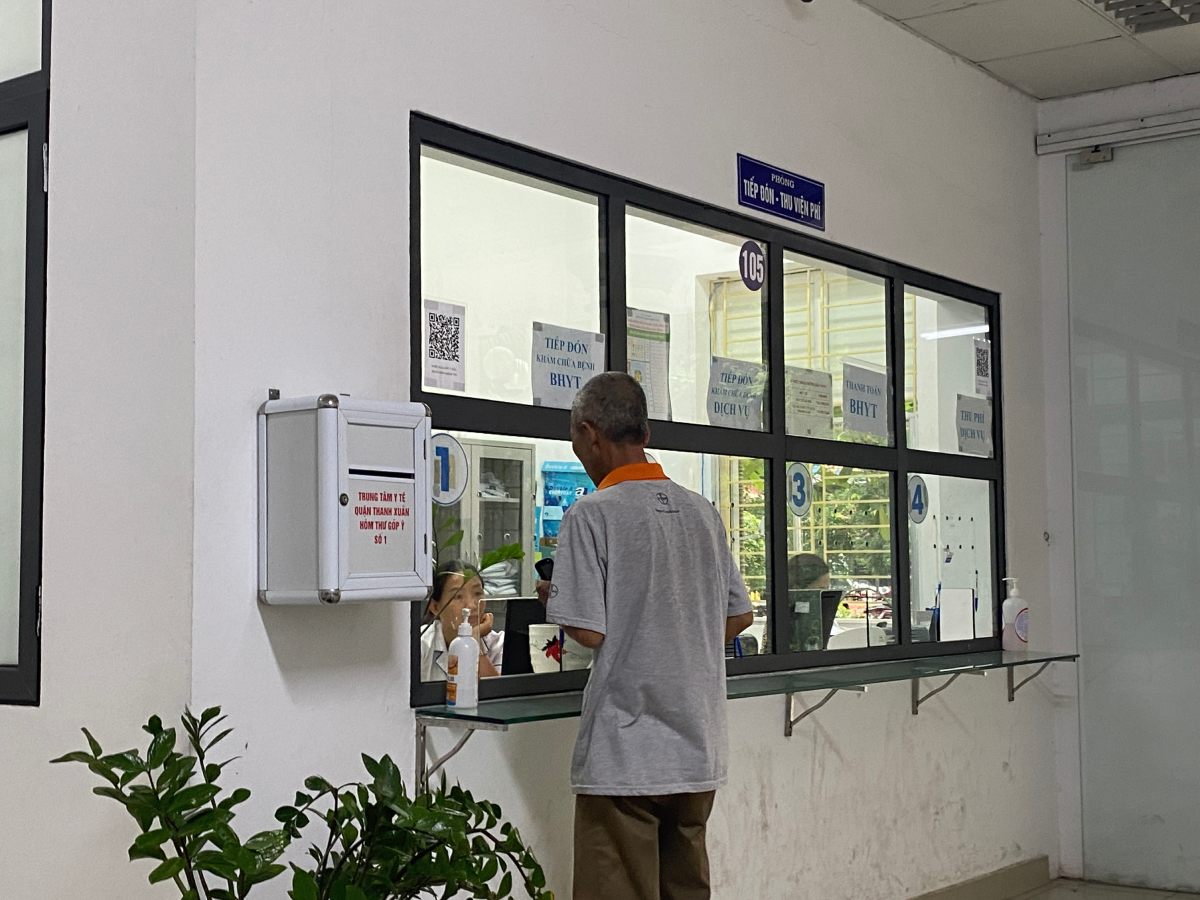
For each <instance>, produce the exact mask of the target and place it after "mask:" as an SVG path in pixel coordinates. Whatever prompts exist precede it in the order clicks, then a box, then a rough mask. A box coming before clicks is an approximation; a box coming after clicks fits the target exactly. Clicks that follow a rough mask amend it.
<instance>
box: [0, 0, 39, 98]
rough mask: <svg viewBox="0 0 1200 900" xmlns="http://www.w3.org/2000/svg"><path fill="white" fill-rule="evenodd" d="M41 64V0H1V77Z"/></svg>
mask: <svg viewBox="0 0 1200 900" xmlns="http://www.w3.org/2000/svg"><path fill="white" fill-rule="evenodd" d="M41 68H42V0H0V81H7V80H8V79H10V78H16V77H17V76H18V75H28V74H29V73H30V72H37V71H39V70H40V69H41Z"/></svg>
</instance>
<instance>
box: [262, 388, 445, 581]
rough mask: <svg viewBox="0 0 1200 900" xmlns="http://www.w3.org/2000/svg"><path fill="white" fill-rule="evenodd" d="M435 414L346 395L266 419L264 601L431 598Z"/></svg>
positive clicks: (272, 406) (272, 405)
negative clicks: (431, 460) (431, 478)
mask: <svg viewBox="0 0 1200 900" xmlns="http://www.w3.org/2000/svg"><path fill="white" fill-rule="evenodd" d="M429 436H430V422H429V409H428V407H426V406H424V405H423V404H420V403H396V402H385V401H378V400H359V399H357V398H353V397H347V396H343V395H338V394H321V395H319V396H316V397H299V398H294V399H286V400H268V401H267V402H266V403H264V404H263V405H262V407H261V408H260V409H259V412H258V599H259V600H260V601H261V602H263V603H270V604H276V603H279V604H284V603H293V604H294V603H329V604H332V603H344V602H356V601H374V600H423V599H425V597H427V596H428V594H429V590H430V587H431V584H432V577H433V575H432V560H431V555H430V546H429V524H430V522H429V517H430V497H429Z"/></svg>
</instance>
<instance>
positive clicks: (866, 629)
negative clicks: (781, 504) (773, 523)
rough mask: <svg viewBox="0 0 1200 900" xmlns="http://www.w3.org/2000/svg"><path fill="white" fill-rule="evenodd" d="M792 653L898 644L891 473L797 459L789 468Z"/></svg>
mask: <svg viewBox="0 0 1200 900" xmlns="http://www.w3.org/2000/svg"><path fill="white" fill-rule="evenodd" d="M787 491H788V495H787V496H788V498H789V502H788V506H789V509H790V514H789V516H788V520H789V526H788V615H789V617H790V619H789V622H788V623H787V625H786V626H785V627H784V634H785V635H787V636H788V647H787V649H788V650H789V651H791V652H798V651H809V650H847V649H852V648H856V647H882V646H885V645H887V644H894V643H896V630H895V628H894V627H893V622H892V578H893V566H892V524H891V522H892V476H891V475H890V474H889V473H887V472H879V471H874V470H870V469H854V468H850V467H849V466H830V465H816V464H811V465H810V464H807V463H791V464H789V466H788V471H787Z"/></svg>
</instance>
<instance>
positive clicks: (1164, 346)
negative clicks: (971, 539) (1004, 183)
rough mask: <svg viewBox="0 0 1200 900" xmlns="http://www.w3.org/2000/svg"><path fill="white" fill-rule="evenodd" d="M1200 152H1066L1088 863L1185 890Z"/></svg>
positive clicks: (1191, 721)
mask: <svg viewBox="0 0 1200 900" xmlns="http://www.w3.org/2000/svg"><path fill="white" fill-rule="evenodd" d="M1197 160H1200V136H1188V137H1177V138H1172V139H1170V140H1160V141H1154V142H1151V143H1145V144H1136V145H1133V146H1128V147H1122V148H1121V151H1120V152H1119V153H1116V154H1114V155H1113V160H1112V162H1110V163H1105V164H1104V165H1102V166H1089V167H1086V168H1087V169H1088V171H1086V172H1085V171H1083V169H1084V168H1085V167H1074V166H1068V167H1067V213H1068V228H1067V237H1068V239H1069V240H1068V241H1067V245H1068V257H1069V275H1070V280H1069V286H1070V306H1069V311H1070V320H1071V341H1070V357H1071V384H1072V388H1073V390H1074V397H1073V402H1072V407H1071V422H1070V427H1071V435H1072V448H1073V454H1072V456H1073V459H1072V462H1073V464H1074V465H1073V468H1074V475H1075V481H1074V495H1073V499H1074V517H1075V521H1074V524H1075V543H1074V566H1075V579H1076V585H1075V591H1074V596H1075V597H1076V598H1077V607H1076V612H1075V618H1074V619H1073V621H1075V622H1077V623H1078V632H1079V635H1078V642H1079V650H1080V651H1081V653H1082V657H1081V668H1080V686H1079V691H1080V699H1079V716H1080V721H1081V725H1082V738H1081V739H1082V748H1083V752H1082V794H1083V815H1084V820H1085V822H1086V823H1087V825H1086V826H1085V827H1084V829H1083V841H1084V843H1083V871H1084V873H1085V874H1087V875H1088V876H1090V877H1092V878H1096V879H1097V880H1101V879H1103V880H1105V881H1112V882H1120V883H1126V884H1144V885H1169V886H1170V887H1171V889H1172V890H1174V891H1179V892H1181V893H1180V894H1179V895H1178V896H1184V894H1185V893H1187V892H1195V891H1200V867H1198V866H1197V865H1196V854H1195V850H1194V849H1187V848H1194V846H1195V845H1194V843H1193V840H1192V838H1191V837H1190V836H1191V835H1195V834H1197V833H1200V804H1197V803H1196V802H1195V797H1196V795H1197V792H1198V791H1200V768H1198V767H1197V766H1196V764H1195V761H1194V760H1195V749H1196V746H1197V738H1198V737H1200V691H1197V690H1196V673H1197V671H1198V670H1200V642H1197V640H1196V636H1197V634H1198V633H1200V604H1197V602H1196V598H1195V593H1196V586H1197V584H1198V583H1200V552H1198V551H1200V364H1198V363H1197V347H1198V346H1200V325H1198V321H1200V320H1198V319H1197V303H1196V299H1197V298H1196V285H1197V284H1198V283H1200V255H1198V254H1197V253H1196V246H1195V244H1196V210H1197V209H1200V166H1197ZM1113 209H1121V210H1124V211H1126V212H1125V213H1124V214H1122V215H1121V216H1119V217H1114V216H1112V215H1108V214H1105V212H1104V211H1105V210H1113ZM1118 218H1119V219H1120V221H1119V222H1118V221H1117V219H1118ZM1130 235H1136V236H1137V237H1136V244H1135V245H1134V247H1135V248H1136V249H1135V250H1134V252H1122V250H1124V248H1126V247H1128V246H1129V245H1128V243H1122V241H1125V242H1128V241H1129V236H1130ZM1131 249H1133V248H1131ZM1027 593H1031V592H1029V591H1025V590H1023V591H1022V594H1027ZM1034 602H1038V603H1040V605H1041V606H1043V607H1044V606H1045V605H1046V604H1047V603H1056V602H1058V596H1057V595H1055V596H1054V597H1040V598H1038V597H1035V600H1034ZM1031 605H1032V604H1031ZM1054 639H1055V641H1056V642H1064V643H1065V642H1067V641H1069V638H1067V639H1066V640H1065V641H1064V640H1063V639H1062V638H1060V636H1059V634H1058V632H1057V631H1056V632H1055V634H1054ZM1031 643H1033V644H1034V646H1039V645H1040V646H1045V645H1046V644H1047V643H1049V641H1047V640H1046V639H1045V637H1044V636H1043V635H1041V634H1038V633H1035V634H1034V636H1033V638H1032V640H1031ZM1180 846H1183V847H1184V850H1183V851H1180V849H1179V847H1180Z"/></svg>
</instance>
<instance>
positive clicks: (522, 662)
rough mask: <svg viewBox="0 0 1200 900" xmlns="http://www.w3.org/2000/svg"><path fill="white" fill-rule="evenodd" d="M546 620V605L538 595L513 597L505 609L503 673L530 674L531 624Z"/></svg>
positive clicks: (531, 669) (539, 623) (541, 622)
mask: <svg viewBox="0 0 1200 900" xmlns="http://www.w3.org/2000/svg"><path fill="white" fill-rule="evenodd" d="M545 621H546V607H545V606H544V605H543V604H542V601H541V600H539V599H538V598H537V597H512V598H510V599H509V600H508V602H507V603H506V604H505V610H504V665H503V666H502V667H501V669H500V674H501V675H529V674H531V673H532V672H533V662H532V661H531V660H530V658H529V626H530V625H542V624H544V623H545Z"/></svg>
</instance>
